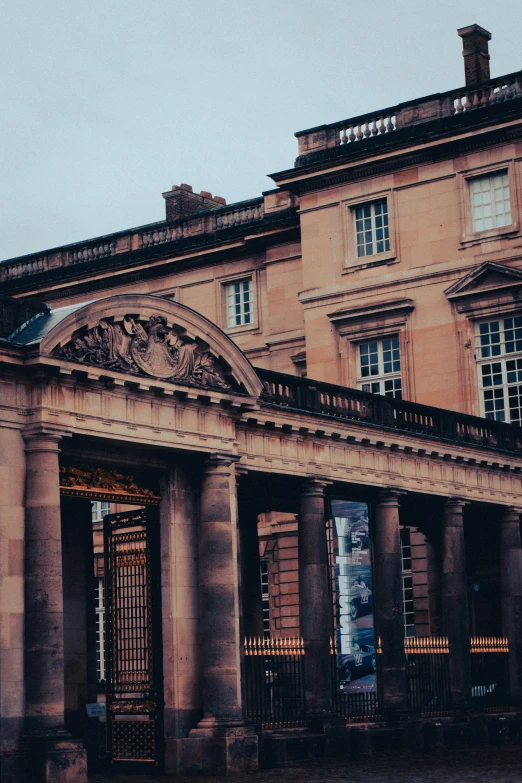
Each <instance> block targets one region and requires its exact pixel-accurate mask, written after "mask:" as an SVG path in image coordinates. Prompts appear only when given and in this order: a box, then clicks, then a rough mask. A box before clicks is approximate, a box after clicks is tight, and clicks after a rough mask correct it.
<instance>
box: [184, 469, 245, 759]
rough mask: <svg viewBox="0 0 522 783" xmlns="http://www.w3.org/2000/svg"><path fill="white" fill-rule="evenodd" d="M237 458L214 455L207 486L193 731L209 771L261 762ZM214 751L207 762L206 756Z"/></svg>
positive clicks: (203, 498) (205, 477)
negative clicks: (246, 697) (251, 692)
mask: <svg viewBox="0 0 522 783" xmlns="http://www.w3.org/2000/svg"><path fill="white" fill-rule="evenodd" d="M237 459H238V458H237V457H234V456H233V455H228V454H213V455H211V456H210V457H209V458H208V460H207V462H206V465H205V472H204V475H203V481H202V485H201V504H200V550H199V551H200V599H201V636H200V644H201V651H202V655H203V671H202V683H203V718H202V720H200V722H199V723H198V726H197V728H195V729H193V730H192V731H191V732H190V734H189V736H190V737H191V738H193V739H194V740H195V741H196V742H199V743H200V745H201V746H200V748H199V751H198V750H197V749H194V748H193V749H192V753H201V758H202V761H201V764H200V765H199V766H200V769H201V770H202V771H203V772H205V771H207V770H208V771H216V770H217V771H223V772H227V773H233V772H236V773H243V772H246V771H248V770H250V769H257V766H258V748H257V736H255V735H254V734H253V733H252V732H249V730H247V729H246V728H245V725H244V721H243V710H242V701H241V662H240V640H239V591H238V582H239V580H238V557H237V556H238V552H237V524H236V523H237V519H236V514H237V500H236V481H235V475H234V462H236V461H237ZM212 740H213V741H212ZM201 743H202V744H201ZM210 756H212V760H209V761H208V765H207V763H206V762H205V758H209V757H210ZM198 763H199V760H198Z"/></svg>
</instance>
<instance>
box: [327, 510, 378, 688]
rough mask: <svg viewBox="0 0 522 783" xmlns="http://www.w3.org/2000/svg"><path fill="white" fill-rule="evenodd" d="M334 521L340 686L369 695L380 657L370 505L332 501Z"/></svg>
mask: <svg viewBox="0 0 522 783" xmlns="http://www.w3.org/2000/svg"><path fill="white" fill-rule="evenodd" d="M332 517H333V525H332V533H333V558H334V562H333V565H334V569H333V571H334V579H335V586H334V595H335V598H336V604H337V606H336V607H335V610H336V617H337V623H336V641H337V660H338V668H339V687H340V690H341V692H342V693H369V692H373V691H375V689H376V658H375V630H374V622H373V584H372V567H371V550H370V527H369V517H368V504H367V503H361V502H357V501H351V500H332Z"/></svg>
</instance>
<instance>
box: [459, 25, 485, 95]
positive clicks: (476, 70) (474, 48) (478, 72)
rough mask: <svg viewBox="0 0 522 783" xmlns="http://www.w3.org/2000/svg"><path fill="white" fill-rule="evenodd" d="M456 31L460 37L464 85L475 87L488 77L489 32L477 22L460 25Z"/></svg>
mask: <svg viewBox="0 0 522 783" xmlns="http://www.w3.org/2000/svg"><path fill="white" fill-rule="evenodd" d="M457 33H458V34H459V35H460V37H461V38H462V56H463V57H464V74H465V77H466V87H477V86H478V85H479V84H483V83H484V82H487V81H488V79H489V78H490V76H489V52H488V41H490V40H491V33H488V31H487V30H484V28H483V27H480V26H479V25H478V24H472V25H470V26H469V27H461V28H460V30H457Z"/></svg>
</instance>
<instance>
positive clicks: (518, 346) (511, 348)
mask: <svg viewBox="0 0 522 783" xmlns="http://www.w3.org/2000/svg"><path fill="white" fill-rule="evenodd" d="M497 324H498V330H497V328H496V325H497ZM488 325H489V328H486V327H487V326H488ZM510 326H511V327H512V328H510ZM492 327H493V328H492ZM475 328H476V332H475V342H476V351H475V358H476V364H477V376H478V389H479V400H480V413H481V416H483V417H484V418H487V419H493V420H496V421H505V422H508V423H512V424H518V425H522V313H521V312H519V313H505V314H502V315H498V316H496V317H493V318H491V317H490V318H488V319H487V320H481V321H477V322H476V325H475ZM511 332H513V334H512V335H511ZM511 337H512V338H513V339H511ZM517 338H518V339H517ZM515 390H516V391H515ZM510 391H511V394H510ZM515 399H516V400H517V401H518V403H519V405H517V408H518V410H519V416H518V417H514V416H513V415H512V411H513V410H514V409H512V408H510V404H509V402H510V400H515ZM500 403H501V404H500ZM502 414H503V415H502Z"/></svg>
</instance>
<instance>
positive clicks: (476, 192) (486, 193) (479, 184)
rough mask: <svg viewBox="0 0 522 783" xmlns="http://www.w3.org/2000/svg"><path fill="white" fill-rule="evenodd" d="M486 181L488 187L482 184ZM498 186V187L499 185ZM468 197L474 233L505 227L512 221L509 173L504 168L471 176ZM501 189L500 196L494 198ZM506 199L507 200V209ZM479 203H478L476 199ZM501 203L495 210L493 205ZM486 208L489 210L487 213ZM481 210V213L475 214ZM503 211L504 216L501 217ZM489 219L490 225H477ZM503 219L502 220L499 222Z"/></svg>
mask: <svg viewBox="0 0 522 783" xmlns="http://www.w3.org/2000/svg"><path fill="white" fill-rule="evenodd" d="M486 183H487V185H488V187H487V188H485V187H484V185H485V184H486ZM499 186H500V187H499ZM468 188H469V199H470V208H471V225H472V229H473V231H474V233H476V234H478V233H483V232H484V231H491V230H495V229H496V230H498V229H503V228H506V226H510V225H511V224H512V223H513V216H512V212H511V197H510V192H509V174H508V172H507V169H506V170H500V171H494V172H492V173H488V174H482V175H481V176H480V177H471V178H470V179H469V180H468ZM500 190H501V191H502V198H500V199H499V198H496V194H497V193H498V192H499V191H500ZM506 199H507V201H508V204H507V209H506V208H505V207H506V203H505V202H506ZM479 200H480V201H481V203H478V201H479ZM497 204H501V205H502V211H500V210H499V211H497V210H496V209H495V206H496V205H497ZM488 208H489V210H490V212H491V214H490V215H488V214H487V211H488ZM480 210H482V214H480V215H479V214H477V213H478V212H479V211H480ZM502 213H504V217H502ZM486 221H491V225H490V226H487V227H486V226H484V225H479V223H480V222H482V223H485V222H486ZM501 221H503V222H501Z"/></svg>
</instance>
